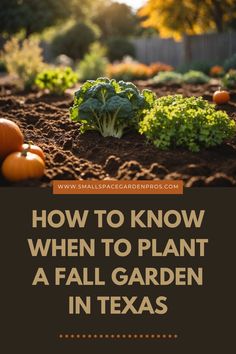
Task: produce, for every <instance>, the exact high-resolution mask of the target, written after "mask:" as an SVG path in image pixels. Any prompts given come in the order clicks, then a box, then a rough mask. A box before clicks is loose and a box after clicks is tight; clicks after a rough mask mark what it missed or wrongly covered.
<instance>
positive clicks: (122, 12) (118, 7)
mask: <svg viewBox="0 0 236 354" xmlns="http://www.w3.org/2000/svg"><path fill="white" fill-rule="evenodd" d="M94 22H95V23H96V24H97V25H98V27H99V28H100V30H101V33H102V38H103V39H108V38H109V37H127V36H130V35H132V34H133V33H134V32H135V29H136V26H137V17H136V15H135V14H134V13H133V12H132V10H131V8H130V7H129V6H127V5H126V4H120V3H116V2H114V3H110V2H109V1H107V2H106V3H105V5H104V6H102V7H101V8H100V9H99V10H98V14H97V15H96V16H94Z"/></svg>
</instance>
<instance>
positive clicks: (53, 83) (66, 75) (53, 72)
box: [35, 67, 78, 95]
mask: <svg viewBox="0 0 236 354" xmlns="http://www.w3.org/2000/svg"><path fill="white" fill-rule="evenodd" d="M77 81H78V75H77V74H76V73H75V72H74V71H73V70H72V69H71V68H70V67H65V68H63V67H60V68H51V69H47V70H44V71H42V72H41V73H40V74H38V76H37V77H36V80H35V83H36V85H37V86H38V87H39V88H40V89H41V90H48V91H49V92H50V93H53V94H56V95H62V94H63V93H64V92H65V91H66V89H68V88H70V87H72V86H74V85H75V84H76V83H77Z"/></svg>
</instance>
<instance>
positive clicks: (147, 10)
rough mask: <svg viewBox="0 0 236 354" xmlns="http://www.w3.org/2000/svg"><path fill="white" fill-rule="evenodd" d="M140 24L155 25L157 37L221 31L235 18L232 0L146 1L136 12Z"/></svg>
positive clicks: (234, 6) (177, 36) (235, 12)
mask: <svg viewBox="0 0 236 354" xmlns="http://www.w3.org/2000/svg"><path fill="white" fill-rule="evenodd" d="M139 16H141V17H143V19H144V20H143V26H144V27H153V28H155V29H156V30H157V31H158V32H159V34H160V36H161V37H174V38H175V39H180V38H182V37H183V36H184V35H186V34H187V35H194V34H202V33H205V32H208V31H212V30H216V31H218V32H222V31H223V30H224V29H225V28H227V27H229V26H230V24H231V23H232V22H233V21H234V19H236V0H204V1H199V0H180V1H176V0H165V1H163V0H148V2H147V4H146V5H145V6H143V7H142V8H141V9H140V11H139Z"/></svg>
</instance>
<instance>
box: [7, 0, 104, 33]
mask: <svg viewBox="0 0 236 354" xmlns="http://www.w3.org/2000/svg"><path fill="white" fill-rule="evenodd" d="M99 1H101V0H98V3H99ZM96 3H97V1H96ZM98 3H97V4H98ZM92 7H94V1H92V0H1V7H0V33H3V32H7V33H9V34H12V33H16V32H18V31H20V30H22V29H24V30H25V31H26V35H29V34H31V33H34V32H41V31H42V30H43V29H44V28H45V27H49V26H52V25H55V24H56V23H57V22H58V21H59V20H63V19H66V18H68V17H71V16H72V17H73V16H74V17H76V19H79V20H81V19H82V18H85V17H86V16H87V14H89V13H91V8H92Z"/></svg>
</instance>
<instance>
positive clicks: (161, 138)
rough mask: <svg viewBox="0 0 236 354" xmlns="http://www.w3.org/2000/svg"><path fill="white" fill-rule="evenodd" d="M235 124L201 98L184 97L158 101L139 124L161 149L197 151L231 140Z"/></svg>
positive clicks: (176, 96) (141, 130) (235, 130)
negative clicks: (177, 147) (179, 148)
mask: <svg viewBox="0 0 236 354" xmlns="http://www.w3.org/2000/svg"><path fill="white" fill-rule="evenodd" d="M235 127H236V124H235V122H234V121H233V120H231V119H230V118H229V117H228V115H227V113H226V112H223V111H220V110H218V111H217V110H216V109H215V105H214V104H210V103H208V102H207V101H205V100H204V99H203V98H202V97H199V98H195V97H190V98H184V97H183V96H181V95H174V96H166V97H162V98H160V99H158V100H157V101H156V104H155V105H154V107H153V108H152V109H151V110H150V111H149V112H148V114H147V115H146V116H145V117H144V119H143V120H142V121H141V122H140V130H139V131H140V133H141V134H145V135H146V137H147V138H148V139H149V140H150V141H152V142H153V144H154V145H155V146H156V147H158V148H160V149H162V150H165V149H169V148H171V147H176V146H182V147H186V148H188V149H189V150H190V151H193V152H197V151H199V150H200V149H201V148H208V147H212V146H216V145H219V144H221V143H222V142H223V141H225V140H227V139H230V138H232V137H233V136H234V135H235V132H236V129H235Z"/></svg>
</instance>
